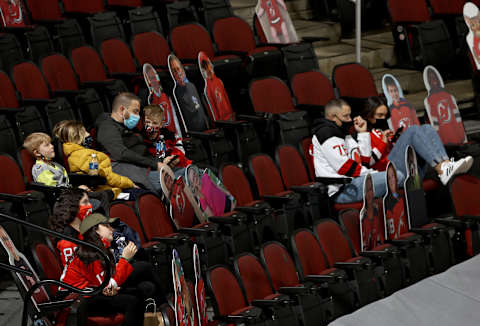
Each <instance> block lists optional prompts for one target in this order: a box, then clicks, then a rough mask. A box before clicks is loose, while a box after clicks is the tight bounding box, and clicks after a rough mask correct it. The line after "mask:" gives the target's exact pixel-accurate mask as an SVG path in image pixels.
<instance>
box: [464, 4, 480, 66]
mask: <svg viewBox="0 0 480 326" xmlns="http://www.w3.org/2000/svg"><path fill="white" fill-rule="evenodd" d="M463 17H464V19H465V23H466V24H467V26H468V28H469V30H470V31H469V33H468V34H467V44H468V47H469V48H470V51H471V52H472V56H473V59H474V61H475V64H476V65H477V69H480V11H479V10H478V7H477V6H476V5H475V4H473V3H471V2H467V3H466V4H465V5H464V6H463Z"/></svg>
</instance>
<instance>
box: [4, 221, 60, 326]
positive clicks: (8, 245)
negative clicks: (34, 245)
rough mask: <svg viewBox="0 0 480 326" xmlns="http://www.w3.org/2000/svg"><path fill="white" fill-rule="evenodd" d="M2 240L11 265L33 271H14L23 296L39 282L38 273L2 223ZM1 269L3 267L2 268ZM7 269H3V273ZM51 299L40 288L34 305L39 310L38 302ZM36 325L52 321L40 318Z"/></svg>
mask: <svg viewBox="0 0 480 326" xmlns="http://www.w3.org/2000/svg"><path fill="white" fill-rule="evenodd" d="M0 242H1V244H2V246H3V248H4V249H5V251H6V252H7V254H8V262H9V264H10V265H11V266H15V267H17V268H20V269H23V270H26V271H30V272H32V274H33V275H32V276H29V275H26V274H22V273H17V272H14V273H13V275H14V276H15V281H16V283H17V286H18V287H19V291H20V293H21V294H22V297H24V296H25V294H26V293H27V292H28V290H29V289H30V288H31V287H32V286H33V285H34V284H35V283H37V282H39V281H40V279H39V278H38V275H37V274H36V273H35V270H34V269H33V268H32V265H30V263H29V262H28V260H27V258H26V257H25V256H24V255H23V254H22V253H21V252H20V251H18V250H17V248H16V247H15V244H14V243H13V241H12V239H10V236H9V235H8V233H7V232H6V231H5V229H4V228H3V227H2V226H1V225H0ZM0 270H1V269H0ZM4 272H5V271H4V270H2V273H4ZM46 301H49V296H48V294H47V292H46V291H45V289H44V288H43V287H40V288H38V289H37V290H36V291H35V292H34V293H33V296H32V302H33V306H34V307H35V309H36V310H37V311H39V309H38V304H39V303H42V302H46ZM34 324H35V325H37V324H38V325H49V326H50V325H51V323H50V322H49V321H48V320H46V319H40V320H37V321H35V322H34Z"/></svg>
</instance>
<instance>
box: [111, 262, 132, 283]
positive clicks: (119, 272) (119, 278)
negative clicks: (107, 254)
mask: <svg viewBox="0 0 480 326" xmlns="http://www.w3.org/2000/svg"><path fill="white" fill-rule="evenodd" d="M132 272H133V267H132V265H130V263H129V262H128V261H127V260H126V259H125V258H121V259H120V260H119V261H118V263H117V265H116V266H115V274H114V275H113V279H114V280H115V282H117V285H118V286H120V285H122V284H123V283H124V282H125V280H126V279H127V278H128V276H129V275H130V274H131V273H132Z"/></svg>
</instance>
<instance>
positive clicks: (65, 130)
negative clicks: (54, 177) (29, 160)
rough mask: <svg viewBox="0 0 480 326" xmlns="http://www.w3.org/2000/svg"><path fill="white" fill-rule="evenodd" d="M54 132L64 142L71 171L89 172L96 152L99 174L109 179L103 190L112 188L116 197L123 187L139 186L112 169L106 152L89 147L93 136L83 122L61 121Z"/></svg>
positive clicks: (102, 187) (64, 150)
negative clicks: (89, 166)
mask: <svg viewBox="0 0 480 326" xmlns="http://www.w3.org/2000/svg"><path fill="white" fill-rule="evenodd" d="M53 133H54V134H55V136H56V137H57V138H58V139H59V140H60V141H61V142H62V143H63V152H64V154H65V156H66V157H67V159H68V166H69V168H70V172H83V173H88V172H89V168H88V165H89V163H90V160H91V158H92V154H96V155H97V160H98V175H100V176H102V177H105V178H106V179H107V182H106V185H105V186H101V187H100V188H101V189H102V190H105V189H111V190H112V191H113V192H114V194H115V198H116V197H117V196H118V194H119V193H120V192H121V191H122V189H128V188H138V187H137V186H136V185H135V184H134V183H133V181H132V180H130V179H129V178H127V177H125V176H122V175H119V174H117V173H115V172H113V171H112V164H111V161H110V158H109V157H108V156H107V155H106V154H105V153H103V152H99V151H96V150H93V149H90V148H88V147H89V146H90V145H91V142H92V140H91V139H92V137H91V136H90V134H89V133H88V132H87V131H86V130H85V127H84V126H83V125H82V123H81V122H78V121H73V120H64V121H61V122H59V123H57V125H56V126H55V128H54V129H53Z"/></svg>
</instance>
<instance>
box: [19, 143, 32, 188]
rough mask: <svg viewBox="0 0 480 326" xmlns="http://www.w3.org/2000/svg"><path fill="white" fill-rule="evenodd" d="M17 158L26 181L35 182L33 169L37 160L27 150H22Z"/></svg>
mask: <svg viewBox="0 0 480 326" xmlns="http://www.w3.org/2000/svg"><path fill="white" fill-rule="evenodd" d="M17 156H18V160H19V162H20V165H21V168H22V171H23V175H24V176H25V179H26V180H27V182H33V175H32V168H33V166H34V165H35V158H34V157H33V156H32V154H30V153H29V152H28V151H27V150H26V149H25V148H22V149H20V151H19V152H18V155H17Z"/></svg>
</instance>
